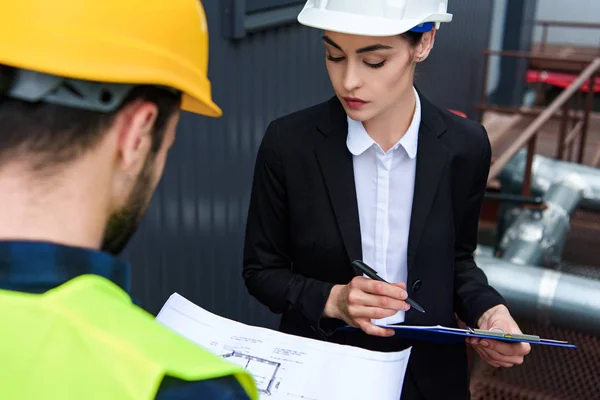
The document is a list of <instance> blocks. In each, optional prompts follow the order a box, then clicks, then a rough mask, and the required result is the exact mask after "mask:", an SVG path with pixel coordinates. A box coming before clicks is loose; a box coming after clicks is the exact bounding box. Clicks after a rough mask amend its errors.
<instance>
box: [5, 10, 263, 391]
mask: <svg viewBox="0 0 600 400" xmlns="http://www.w3.org/2000/svg"><path fill="white" fill-rule="evenodd" d="M0 34H1V36H2V38H3V39H2V40H1V41H0V221H1V223H0V332H2V335H1V339H0V358H1V359H2V362H1V363H0V376H2V383H1V384H0V399H36V400H37V399H78V400H79V399H86V400H91V399H144V400H145V399H155V398H158V399H171V400H174V399H216V400H219V399H247V398H251V399H256V398H257V392H256V387H255V384H254V381H253V379H252V378H251V376H250V375H248V373H247V372H246V371H245V370H243V369H241V368H239V367H237V366H234V365H232V364H229V363H227V362H225V361H224V360H223V359H222V358H220V357H217V356H215V355H213V354H210V353H209V352H207V351H205V350H203V349H202V348H200V347H199V346H196V345H195V344H193V343H192V342H190V341H188V340H187V339H185V338H183V337H181V336H178V335H176V334H175V333H173V332H171V331H170V330H168V329H167V328H165V327H164V326H162V325H160V324H159V323H158V322H156V321H155V319H154V318H153V317H152V316H151V315H150V314H148V313H146V312H144V311H143V310H142V309H140V308H138V307H136V306H135V305H133V304H132V301H131V298H130V297H129V295H128V294H127V290H128V289H129V271H128V267H127V265H126V264H124V263H123V262H121V261H120V260H118V259H117V258H115V257H114V254H116V253H118V252H120V251H121V249H123V247H124V246H125V244H126V243H127V240H128V239H129V237H130V236H131V234H132V233H133V232H134V230H135V227H136V225H137V224H138V222H139V221H140V218H141V217H142V215H143V214H144V211H145V209H146V207H147V205H148V203H149V201H150V198H151V196H152V193H153V191H154V189H155V187H156V185H157V183H158V181H159V179H160V176H161V174H162V170H163V167H164V164H165V160H166V157H167V151H168V150H169V148H170V147H171V145H172V144H173V141H174V140H175V130H176V125H177V122H178V119H179V114H180V108H182V109H184V110H187V111H191V112H194V113H199V114H203V115H207V116H219V115H220V114H221V110H220V109H219V107H218V106H217V105H215V104H214V103H213V101H212V99H211V88H210V83H209V81H208V79H207V68H208V33H207V23H206V17H205V14H204V10H203V8H202V5H201V4H200V2H199V1H197V0H169V1H164V0H146V1H143V2H140V1H138V0H101V1H98V0H95V1H90V0H54V1H47V0H10V1H2V2H1V3H0Z"/></svg>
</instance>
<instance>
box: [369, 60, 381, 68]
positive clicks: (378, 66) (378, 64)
mask: <svg viewBox="0 0 600 400" xmlns="http://www.w3.org/2000/svg"><path fill="white" fill-rule="evenodd" d="M365 64H366V65H367V66H368V67H370V68H381V67H383V65H384V64H385V61H382V62H380V63H377V64H371V63H368V62H366V61H365Z"/></svg>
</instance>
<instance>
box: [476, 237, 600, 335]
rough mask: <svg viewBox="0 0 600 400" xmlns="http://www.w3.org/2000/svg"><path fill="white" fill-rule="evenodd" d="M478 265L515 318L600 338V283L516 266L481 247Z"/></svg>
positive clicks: (477, 260) (477, 256)
mask: <svg viewBox="0 0 600 400" xmlns="http://www.w3.org/2000/svg"><path fill="white" fill-rule="evenodd" d="M475 261H476V262H477V265H478V266H479V267H480V268H481V269H482V270H483V271H484V272H485V274H486V275H487V278H488V281H489V283H490V285H491V286H493V287H494V288H495V289H496V290H497V291H498V292H500V294H501V295H502V296H503V297H504V298H505V299H506V301H507V303H508V306H509V307H510V309H511V313H512V314H513V315H514V316H515V317H520V318H526V319H529V320H533V321H537V322H538V323H540V324H545V325H556V326H561V327H564V328H568V329H574V330H577V331H581V332H585V333H588V334H592V335H600V318H599V316H600V280H595V279H588V278H584V277H581V276H577V275H573V274H567V273H563V272H560V271H556V270H552V269H546V268H542V267H537V266H532V265H516V264H513V263H511V262H508V261H506V260H503V259H500V258H496V257H494V256H493V255H492V250H491V249H490V248H485V247H479V248H478V249H477V251H476V253H475Z"/></svg>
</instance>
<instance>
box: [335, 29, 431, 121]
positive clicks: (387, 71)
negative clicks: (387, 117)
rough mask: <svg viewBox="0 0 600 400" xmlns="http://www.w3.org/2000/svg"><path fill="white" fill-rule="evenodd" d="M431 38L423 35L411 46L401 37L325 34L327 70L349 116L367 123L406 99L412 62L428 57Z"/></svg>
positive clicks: (411, 75) (413, 67)
mask: <svg viewBox="0 0 600 400" xmlns="http://www.w3.org/2000/svg"><path fill="white" fill-rule="evenodd" d="M426 36H427V37H426ZM432 37H433V34H432V33H431V34H425V35H424V36H423V39H422V41H421V43H420V44H418V45H417V46H415V47H413V46H412V45H411V44H410V43H409V42H408V41H407V40H406V39H404V38H402V37H401V36H386V37H371V36H357V35H349V34H344V33H337V32H331V31H326V32H325V34H324V36H323V40H324V43H325V48H326V64H327V71H328V73H329V78H330V79H331V83H332V85H333V89H334V90H335V93H336V95H337V96H338V98H339V99H340V101H341V102H342V105H343V106H344V109H345V110H346V113H347V114H348V116H349V117H350V118H352V119H354V120H357V121H368V120H370V119H372V118H373V117H376V116H378V115H380V114H381V113H383V112H385V111H386V110H389V109H390V108H392V107H393V106H394V105H396V104H398V102H399V101H400V100H401V99H402V98H405V96H406V95H407V93H410V91H412V86H413V76H414V70H415V62H416V60H417V59H418V58H419V57H424V56H426V55H427V54H426V53H428V52H429V50H430V46H428V41H430V39H432Z"/></svg>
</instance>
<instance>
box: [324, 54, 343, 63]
mask: <svg viewBox="0 0 600 400" xmlns="http://www.w3.org/2000/svg"><path fill="white" fill-rule="evenodd" d="M327 59H328V60H329V61H333V62H340V61H342V60H344V57H333V56H330V55H327Z"/></svg>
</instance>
